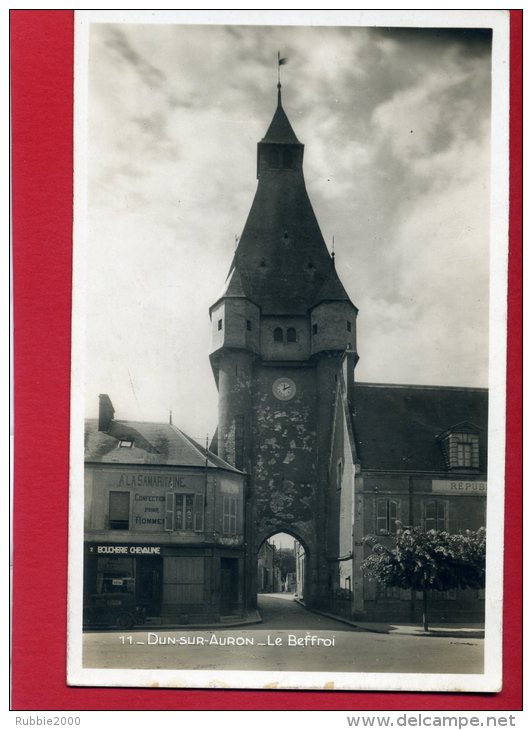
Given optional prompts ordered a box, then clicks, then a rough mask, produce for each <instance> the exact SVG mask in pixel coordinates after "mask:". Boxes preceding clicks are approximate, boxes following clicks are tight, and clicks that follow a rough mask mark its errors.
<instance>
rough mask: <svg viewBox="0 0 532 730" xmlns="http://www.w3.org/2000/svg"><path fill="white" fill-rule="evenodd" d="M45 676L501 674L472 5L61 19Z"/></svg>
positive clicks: (489, 286)
mask: <svg viewBox="0 0 532 730" xmlns="http://www.w3.org/2000/svg"><path fill="white" fill-rule="evenodd" d="M75 44H76V46H75V54H76V64H75V226H74V228H75V231H74V281H73V302H74V304H73V361H72V379H73V380H72V382H73V390H72V438H71V494H70V545H69V626H68V630H69V635H68V681H69V683H70V684H72V685H97V686H139V687H140V686H142V687H228V688H270V689H276V688H279V689H281V688H282V689H328V690H333V689H340V690H345V689H353V690H364V689H379V690H410V691H453V692H457V691H463V692H466V691H467V692H496V691H498V690H499V689H500V687H501V676H502V675H501V625H502V565H503V525H504V510H503V506H504V499H503V498H504V423H505V395H504V394H505V379H506V375H505V342H506V329H505V327H506V272H507V251H508V241H507V220H508V208H507V196H508V79H507V68H508V45H509V42H508V16H507V13H505V12H503V11H401V12H394V11H364V12H359V11H357V12H355V11H345V12H344V11H316V12H313V11H286V12H283V11H275V12H262V11H260V12H259V11H236V12H232V13H230V14H229V13H225V12H223V11H198V12H193V11H190V12H178V11H149V12H148V11H138V12H137V11H120V12H119V11H79V12H76V34H75Z"/></svg>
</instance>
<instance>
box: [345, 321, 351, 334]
mask: <svg viewBox="0 0 532 730" xmlns="http://www.w3.org/2000/svg"><path fill="white" fill-rule="evenodd" d="M345 326H346V329H347V331H348V332H351V322H350V321H349V320H347V322H346V323H345Z"/></svg>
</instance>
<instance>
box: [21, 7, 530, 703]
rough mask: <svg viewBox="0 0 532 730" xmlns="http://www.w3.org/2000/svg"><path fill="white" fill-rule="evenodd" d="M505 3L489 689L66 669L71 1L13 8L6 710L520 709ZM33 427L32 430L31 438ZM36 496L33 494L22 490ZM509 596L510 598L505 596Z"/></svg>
mask: <svg viewBox="0 0 532 730" xmlns="http://www.w3.org/2000/svg"><path fill="white" fill-rule="evenodd" d="M509 12H510V39H511V51H510V73H511V86H510V101H511V104H510V107H511V120H510V122H511V123H510V133H511V144H510V165H511V168H510V169H511V174H510V201H511V203H510V221H509V225H510V259H509V261H510V266H509V292H510V293H509V297H508V310H509V311H508V321H509V328H508V373H509V375H508V383H509V386H508V393H507V408H508V413H509V414H511V418H509V419H508V431H507V454H508V459H507V470H506V474H507V489H506V543H505V561H504V564H505V581H504V585H505V593H504V595H505V601H504V639H503V651H504V685H503V690H502V692H500V693H498V694H495V695H482V694H435V693H434V694H426V693H420V694H416V693H403V692H371V693H370V692H306V691H305V692H302V691H260V690H259V691H256V690H248V691H237V690H169V689H161V690H156V691H154V690H150V689H115V688H112V689H111V688H104V689H102V688H74V687H68V686H67V685H66V683H65V676H66V628H65V627H66V585H67V580H66V577H67V509H68V443H69V407H70V405H69V401H70V322H71V315H70V311H71V273H72V250H71V249H72V246H71V244H72V235H71V234H72V197H73V196H72V121H73V117H72V100H73V32H74V13H73V11H71V10H42V11H41V10H12V11H11V13H10V19H11V84H12V97H11V113H12V165H13V167H12V215H13V269H14V295H15V299H14V321H15V347H14V365H15V444H16V449H15V460H14V467H15V496H14V538H15V571H14V581H13V622H12V641H13V665H12V709H14V710H122V709H124V710H126V709H127V710H176V709H179V710H193V709H203V710H233V709H239V710H244V709H246V710H258V709H268V710H312V709H315V710H318V709H319V710H344V709H345V710H350V711H352V710H458V709H460V710H490V711H493V710H519V709H521V708H522V704H521V703H522V600H521V597H522V548H521V538H522V531H521V508H522V501H521V495H522V492H521V485H522V479H521V478H522V471H521V463H522V462H521V459H522V430H521V417H522V399H521V393H522V388H521V383H522V360H521V353H522V350H521V334H522V298H521V297H522V244H521V241H522V11H520V10H513V11H509ZM36 431H37V432H38V434H39V435H41V434H42V435H45V438H35V436H36ZM37 494H38V495H39V499H35V495H37ZM510 596H511V597H512V599H511V600H510Z"/></svg>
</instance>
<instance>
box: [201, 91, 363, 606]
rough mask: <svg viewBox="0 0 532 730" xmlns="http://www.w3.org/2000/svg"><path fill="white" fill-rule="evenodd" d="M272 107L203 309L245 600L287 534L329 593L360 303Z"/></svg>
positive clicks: (312, 582) (320, 589)
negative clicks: (259, 563)
mask: <svg viewBox="0 0 532 730" xmlns="http://www.w3.org/2000/svg"><path fill="white" fill-rule="evenodd" d="M303 148H304V146H303V145H302V144H301V143H300V142H299V140H298V139H297V137H296V135H295V133H294V131H293V129H292V127H291V125H290V122H289V121H288V118H287V116H286V114H285V112H284V109H283V107H282V104H281V90H280V87H279V92H278V105H277V109H276V111H275V114H274V116H273V119H272V122H271V124H270V126H269V128H268V131H267V133H266V135H265V137H264V138H263V139H262V140H261V141H260V142H259V144H258V154H257V178H258V186H257V191H256V194H255V198H254V201H253V204H252V206H251V211H250V213H249V216H248V219H247V222H246V224H245V227H244V230H243V232H242V235H241V237H240V241H239V244H238V248H237V249H236V251H235V255H234V259H233V262H232V264H231V266H230V270H229V275H228V277H227V281H226V284H225V288H224V291H223V293H222V295H221V296H220V297H219V298H218V299H217V300H216V301H215V302H214V304H213V305H212V307H211V309H210V315H211V320H212V344H211V354H210V358H211V363H212V368H213V371H214V375H215V378H216V382H217V386H218V392H219V414H218V415H219V422H218V436H217V442H218V443H217V449H218V454H219V456H221V457H222V458H223V459H225V460H226V461H228V462H229V463H231V464H233V465H234V466H236V467H237V468H239V469H242V470H243V471H244V472H246V473H247V474H248V485H247V506H246V519H245V523H246V530H247V535H246V544H247V552H246V566H247V567H246V581H245V583H246V602H247V604H248V605H249V606H251V605H253V604H254V601H255V596H256V591H257V585H256V580H257V578H256V555H257V551H258V549H259V547H260V545H261V543H262V542H263V541H264V539H265V538H266V537H267V536H268V535H271V534H273V533H275V532H288V533H290V534H293V535H295V536H297V539H298V540H300V542H301V543H302V544H303V545H305V546H306V549H307V552H308V561H307V562H308V565H307V570H306V575H307V581H306V599H307V602H308V603H309V604H311V605H312V604H317V603H319V601H320V596H324V595H325V594H326V592H327V581H328V564H327V556H328V544H327V543H328V538H327V505H328V504H329V503H330V490H334V489H335V481H334V478H333V479H331V473H332V474H335V470H336V465H334V466H333V469H332V471H331V463H330V459H331V456H330V454H331V438H332V430H333V423H334V421H335V418H334V414H335V410H334V409H335V403H336V397H337V390H338V384H339V380H340V379H341V378H343V379H344V382H346V383H352V382H353V377H354V376H353V372H354V367H355V364H356V360H357V355H356V340H355V331H356V315H357V309H356V307H355V306H354V305H353V304H352V302H351V301H350V299H349V296H348V295H347V293H346V291H345V289H344V287H343V286H342V283H341V282H340V279H339V278H338V275H337V273H336V270H335V267H334V257H333V256H331V255H330V254H329V251H328V250H327V246H326V245H325V242H324V240H323V236H322V234H321V231H320V228H319V225H318V222H317V220H316V216H315V215H314V211H313V210H312V206H311V203H310V200H309V197H308V194H307V191H306V188H305V181H304V178H303Z"/></svg>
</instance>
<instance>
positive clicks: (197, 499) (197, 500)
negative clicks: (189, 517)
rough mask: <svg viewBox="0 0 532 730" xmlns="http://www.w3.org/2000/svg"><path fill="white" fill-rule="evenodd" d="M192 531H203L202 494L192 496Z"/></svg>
mask: <svg viewBox="0 0 532 730" xmlns="http://www.w3.org/2000/svg"><path fill="white" fill-rule="evenodd" d="M194 530H195V531H196V532H201V531H202V530H203V494H195V495H194Z"/></svg>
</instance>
